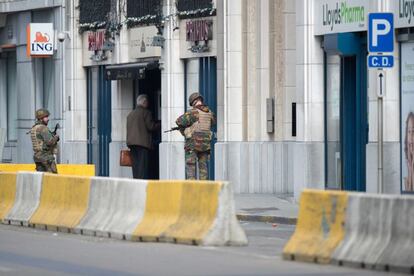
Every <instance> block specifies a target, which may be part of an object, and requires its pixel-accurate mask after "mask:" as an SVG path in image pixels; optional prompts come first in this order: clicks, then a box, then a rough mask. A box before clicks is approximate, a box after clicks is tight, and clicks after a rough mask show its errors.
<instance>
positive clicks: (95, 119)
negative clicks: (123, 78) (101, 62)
mask: <svg viewBox="0 0 414 276" xmlns="http://www.w3.org/2000/svg"><path fill="white" fill-rule="evenodd" d="M104 72H105V66H96V67H89V68H87V121H88V124H87V128H88V130H87V139H88V143H87V150H88V164H95V167H96V170H95V171H96V174H97V175H98V176H109V144H110V143H111V131H112V112H111V110H112V107H111V81H110V80H106V78H105V74H104Z"/></svg>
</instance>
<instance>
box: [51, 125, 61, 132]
mask: <svg viewBox="0 0 414 276" xmlns="http://www.w3.org/2000/svg"><path fill="white" fill-rule="evenodd" d="M59 128H60V125H59V123H57V124H56V125H55V129H54V130H53V131H52V134H53V135H56V134H57V130H58V129H59Z"/></svg>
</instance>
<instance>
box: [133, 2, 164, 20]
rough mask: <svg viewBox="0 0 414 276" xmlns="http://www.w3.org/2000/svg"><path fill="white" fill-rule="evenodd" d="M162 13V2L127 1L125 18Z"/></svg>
mask: <svg viewBox="0 0 414 276" xmlns="http://www.w3.org/2000/svg"><path fill="white" fill-rule="evenodd" d="M161 13H162V0H128V3H127V17H143V16H146V15H159V14H161Z"/></svg>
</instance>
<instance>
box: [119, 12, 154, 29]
mask: <svg viewBox="0 0 414 276" xmlns="http://www.w3.org/2000/svg"><path fill="white" fill-rule="evenodd" d="M161 21H162V16H161V15H160V14H147V15H144V16H141V17H128V18H127V19H126V20H125V24H126V25H127V27H128V28H132V27H136V26H143V25H151V24H159V23H160V22H161Z"/></svg>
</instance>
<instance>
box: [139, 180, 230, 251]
mask: <svg viewBox="0 0 414 276" xmlns="http://www.w3.org/2000/svg"><path fill="white" fill-rule="evenodd" d="M221 188H222V184H221V183H211V182H202V181H198V182H191V181H149V183H148V186H147V201H146V209H145V213H144V218H143V220H142V221H141V223H140V224H139V225H138V227H137V228H136V230H135V231H134V233H133V239H140V240H149V241H152V240H158V239H160V240H169V241H176V242H183V243H200V242H201V240H202V239H203V238H204V237H205V235H206V234H207V233H208V231H209V230H210V228H211V226H212V224H213V222H214V220H215V218H216V216H217V210H218V197H219V192H220V190H221Z"/></svg>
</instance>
